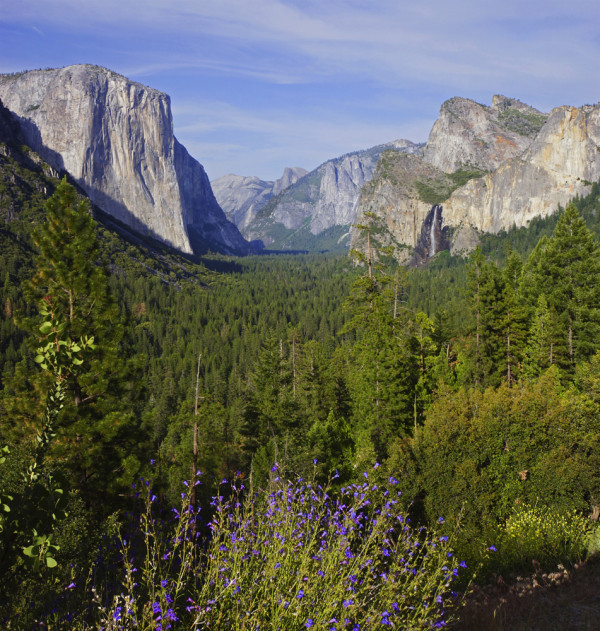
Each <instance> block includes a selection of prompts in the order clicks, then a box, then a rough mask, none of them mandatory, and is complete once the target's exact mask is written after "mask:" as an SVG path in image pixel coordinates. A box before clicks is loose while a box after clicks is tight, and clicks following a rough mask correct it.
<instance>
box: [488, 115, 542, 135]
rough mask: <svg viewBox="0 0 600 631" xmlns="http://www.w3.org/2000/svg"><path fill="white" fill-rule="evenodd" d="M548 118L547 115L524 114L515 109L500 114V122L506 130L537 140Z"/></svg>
mask: <svg viewBox="0 0 600 631" xmlns="http://www.w3.org/2000/svg"><path fill="white" fill-rule="evenodd" d="M547 118H548V116H547V115H546V114H541V113H536V112H522V111H519V110H517V109H514V108H507V109H505V110H504V111H502V112H500V113H499V114H498V120H499V122H500V124H501V125H502V127H504V129H508V130H510V131H515V132H517V134H520V135H521V136H527V137H528V138H535V136H536V135H537V133H538V132H539V131H540V129H541V128H542V126H543V125H544V123H545V122H546V119H547Z"/></svg>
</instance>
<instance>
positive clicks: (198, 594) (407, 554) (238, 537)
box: [96, 467, 465, 631]
mask: <svg viewBox="0 0 600 631" xmlns="http://www.w3.org/2000/svg"><path fill="white" fill-rule="evenodd" d="M274 469H276V467H274ZM273 473H274V475H276V470H274V472H273ZM364 475H365V480H364V482H363V483H362V484H352V485H349V486H347V487H345V488H342V489H341V490H340V491H339V493H336V494H334V493H333V491H332V490H331V489H330V488H329V487H328V488H322V487H321V486H320V485H318V484H316V483H315V482H314V481H311V482H306V481H303V480H302V479H301V478H300V479H298V480H297V481H295V482H284V481H282V480H279V479H278V478H275V480H273V481H272V486H271V488H270V491H269V492H261V493H259V494H248V496H246V498H245V499H244V498H243V497H242V494H243V492H244V486H243V484H242V482H241V480H239V479H238V480H236V481H234V483H233V484H231V485H229V484H226V483H225V481H224V483H223V486H222V487H221V488H222V492H223V493H224V494H225V493H226V492H227V493H229V499H226V498H225V497H224V495H219V496H217V497H215V498H214V500H213V508H214V517H213V518H212V519H211V520H210V522H209V528H210V530H211V532H212V534H211V536H210V538H209V540H208V542H207V545H206V547H205V548H204V549H203V550H202V551H201V550H200V549H199V546H198V545H197V543H196V538H197V532H196V528H197V522H196V520H195V516H194V512H193V511H192V510H191V509H190V493H189V492H188V493H186V494H184V496H183V504H182V508H181V510H180V511H178V512H177V511H175V518H174V521H173V524H172V529H171V530H170V531H166V530H164V529H163V526H161V521H160V520H158V519H154V518H152V517H151V515H152V500H153V496H152V495H151V493H150V492H149V493H148V501H147V504H146V506H147V509H146V512H145V514H144V515H142V517H141V518H140V524H139V529H140V534H142V535H143V537H142V538H143V541H144V542H145V544H144V546H143V549H144V553H143V554H142V555H141V559H139V564H137V565H136V561H135V560H134V559H135V555H134V553H133V552H132V548H131V547H130V546H129V545H126V546H124V554H123V561H124V577H123V579H122V585H121V587H120V588H117V589H116V590H115V592H114V597H113V600H112V603H110V604H108V605H104V606H100V607H99V609H98V610H97V614H98V616H99V618H100V620H99V622H100V623H101V625H102V626H103V627H104V628H105V629H106V630H107V631H108V630H109V629H115V630H116V629H130V628H134V627H136V628H144V629H159V628H160V629H163V630H164V629H168V628H182V629H211V630H213V631H218V630H220V629H252V630H258V629H263V630H266V629H269V630H271V629H285V631H293V630H297V631H304V629H308V628H314V629H327V630H338V629H348V630H350V629H352V630H357V629H367V628H375V627H379V626H394V627H396V628H402V629H425V628H427V629H429V628H431V627H434V626H435V627H442V626H445V625H446V622H447V620H448V617H449V613H448V611H449V609H450V608H451V606H452V600H451V596H452V593H451V584H452V583H453V581H454V580H455V579H456V577H457V576H458V575H459V568H460V567H465V564H464V563H459V562H458V560H457V559H456V557H455V556H454V554H453V553H452V551H451V550H450V548H449V542H448V538H447V537H439V536H437V535H436V534H435V533H434V532H428V531H426V530H425V529H413V528H412V527H411V526H410V524H409V523H407V520H406V519H405V518H404V517H403V515H402V514H400V512H399V511H398V510H397V505H398V504H397V502H398V497H399V495H400V492H399V491H398V489H397V485H398V482H397V480H395V479H394V478H393V477H390V479H389V484H387V485H385V486H383V487H381V486H378V485H377V484H374V483H371V482H370V481H369V479H368V475H367V474H364ZM109 596H111V595H109ZM96 599H97V602H98V603H99V602H100V597H99V596H98V595H96Z"/></svg>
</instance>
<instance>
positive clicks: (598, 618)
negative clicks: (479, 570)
mask: <svg viewBox="0 0 600 631" xmlns="http://www.w3.org/2000/svg"><path fill="white" fill-rule="evenodd" d="M451 628H452V630H453V631H487V630H488V629H489V630H490V631H580V630H583V631H600V560H598V559H596V560H594V561H590V562H588V563H585V564H582V565H581V566H576V567H575V568H572V569H569V570H566V569H564V568H562V567H561V568H559V569H557V570H556V572H551V573H542V572H537V573H536V574H534V575H532V576H529V577H527V578H518V579H516V580H515V581H513V582H511V583H510V584H508V583H507V582H505V581H504V579H503V578H502V577H496V579H495V582H494V584H492V585H488V586H486V587H483V588H482V587H477V586H475V588H474V589H473V591H472V593H471V594H470V595H469V596H468V598H467V601H466V604H465V606H464V607H463V609H462V610H461V612H460V619H459V621H458V622H457V623H455V624H454V625H453V626H452V627H451Z"/></svg>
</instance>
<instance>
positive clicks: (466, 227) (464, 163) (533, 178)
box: [351, 95, 600, 261]
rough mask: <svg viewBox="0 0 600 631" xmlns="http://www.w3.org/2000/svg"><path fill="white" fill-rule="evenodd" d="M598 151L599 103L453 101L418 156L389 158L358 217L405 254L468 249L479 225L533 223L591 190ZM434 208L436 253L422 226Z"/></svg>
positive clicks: (361, 243)
mask: <svg viewBox="0 0 600 631" xmlns="http://www.w3.org/2000/svg"><path fill="white" fill-rule="evenodd" d="M599 148H600V105H594V106H592V105H586V106H584V107H580V108H577V107H566V106H565V107H558V108H555V109H553V110H552V111H551V112H550V114H545V113H543V112H539V111H538V110H536V109H534V108H533V107H530V106H529V105H526V104H524V103H522V102H520V101H518V100H516V99H510V98H507V97H504V96H500V95H496V96H494V97H493V100H492V106H491V107H490V106H485V105H481V104H479V103H475V102H474V101H471V100H469V99H462V98H453V99H450V100H449V101H447V102H446V103H444V104H443V105H442V107H441V110H440V116H439V118H438V120H437V121H436V123H435V124H434V126H433V129H432V130H431V133H430V135H429V139H428V141H427V144H426V145H425V147H424V148H423V149H422V150H421V151H420V152H418V153H417V154H416V155H414V156H410V162H407V160H406V157H402V156H400V155H398V154H394V153H386V154H384V155H382V157H381V159H380V162H379V164H378V166H377V170H376V172H375V175H374V177H373V180H372V181H371V183H370V184H369V185H368V186H365V187H363V190H362V191H361V197H360V201H359V204H358V208H357V222H358V223H359V224H365V223H368V222H367V221H366V218H369V221H371V222H374V224H373V227H374V229H375V230H376V231H377V232H378V236H379V238H380V241H381V243H382V244H384V245H393V246H394V248H395V250H396V256H397V258H399V259H400V260H413V261H414V260H415V256H416V257H417V258H419V259H420V260H423V259H424V258H427V257H430V256H431V255H432V254H435V252H436V249H435V248H440V249H441V248H443V249H447V248H449V249H450V251H451V252H454V253H461V252H463V253H464V252H468V251H469V250H470V249H472V248H473V247H474V246H475V244H476V243H477V237H476V234H477V232H478V231H479V232H494V233H495V232H498V231H500V230H503V229H509V228H511V227H512V226H517V227H519V226H525V225H527V224H528V222H529V221H531V219H533V218H534V217H543V216H547V215H549V214H551V213H553V212H555V211H556V210H557V209H558V207H559V205H561V206H565V205H566V204H568V202H569V201H570V200H571V199H573V198H574V197H575V196H576V195H585V194H587V193H588V192H589V191H590V188H591V184H592V182H596V181H598V180H599V179H600V149H599ZM432 169H433V170H432ZM436 205H437V206H438V211H437V212H438V215H436V218H437V217H438V216H439V217H441V219H440V221H441V224H440V227H439V229H440V230H441V231H443V234H444V239H437V240H436V241H435V243H436V246H435V248H433V249H432V246H431V245H430V243H429V242H428V241H427V239H428V237H427V235H428V234H429V232H428V230H427V229H425V230H424V229H423V225H424V223H425V222H426V220H428V221H431V217H432V214H431V213H432V209H433V208H434V206H436ZM428 217H429V218H430V219H427V218H428ZM440 234H441V233H440ZM424 239H425V241H424ZM429 241H430V239H429ZM442 244H443V245H442ZM351 246H352V247H354V248H357V249H359V250H361V249H364V247H365V236H364V234H363V233H361V232H360V231H354V233H353V237H352V243H351ZM411 257H412V258H411Z"/></svg>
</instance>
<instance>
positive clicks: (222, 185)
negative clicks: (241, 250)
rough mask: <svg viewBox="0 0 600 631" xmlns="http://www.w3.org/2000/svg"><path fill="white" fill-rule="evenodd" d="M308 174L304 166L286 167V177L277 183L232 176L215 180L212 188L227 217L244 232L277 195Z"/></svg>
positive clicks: (284, 173) (282, 177)
mask: <svg viewBox="0 0 600 631" xmlns="http://www.w3.org/2000/svg"><path fill="white" fill-rule="evenodd" d="M307 173H308V171H306V170H305V169H302V168H301V167H291V168H290V167H286V168H285V169H284V171H283V175H282V176H281V177H280V178H279V179H278V180H275V181H274V182H270V181H265V180H261V179H260V178H258V177H244V176H242V175H232V174H230V175H224V176H223V177H220V178H217V179H216V180H213V181H212V182H211V185H212V189H213V191H214V194H215V197H216V198H217V201H218V202H219V205H220V206H221V208H222V209H223V210H224V211H225V214H226V215H227V218H228V219H229V220H230V221H232V222H233V223H234V224H235V225H236V226H237V227H238V228H239V229H240V231H241V232H242V233H244V231H245V230H246V228H247V227H248V226H249V225H250V224H251V223H252V221H253V220H254V218H255V217H256V213H257V212H258V211H259V210H260V209H261V208H262V207H263V206H264V205H265V204H266V203H267V202H268V201H269V200H270V199H271V198H272V197H273V196H274V195H278V194H279V193H281V192H282V191H284V190H285V189H286V188H287V187H288V186H291V185H292V184H294V183H296V182H297V181H298V180H299V179H300V178H301V177H302V176H303V175H306V174H307Z"/></svg>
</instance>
